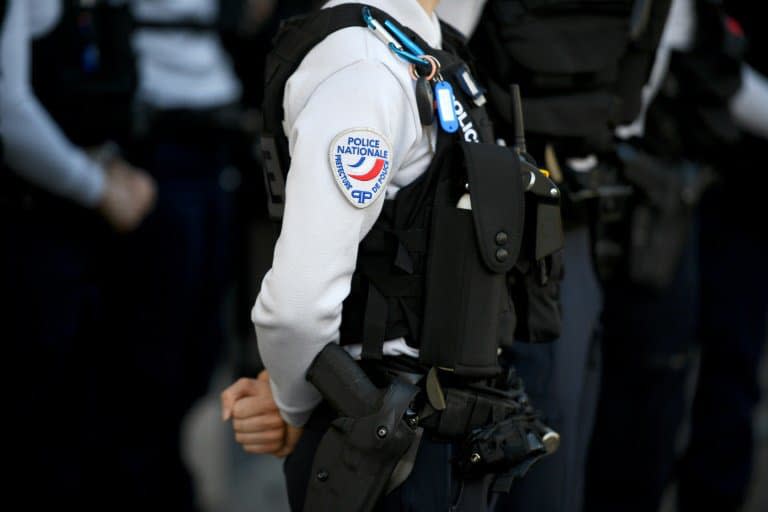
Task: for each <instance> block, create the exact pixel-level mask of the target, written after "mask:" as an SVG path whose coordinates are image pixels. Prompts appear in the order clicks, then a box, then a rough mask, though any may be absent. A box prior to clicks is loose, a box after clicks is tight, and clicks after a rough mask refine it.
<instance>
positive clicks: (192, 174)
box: [108, 139, 233, 510]
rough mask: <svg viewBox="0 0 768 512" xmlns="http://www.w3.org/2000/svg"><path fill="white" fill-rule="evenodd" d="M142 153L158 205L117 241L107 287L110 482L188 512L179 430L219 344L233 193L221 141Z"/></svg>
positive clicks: (135, 500)
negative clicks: (112, 439) (113, 449)
mask: <svg viewBox="0 0 768 512" xmlns="http://www.w3.org/2000/svg"><path fill="white" fill-rule="evenodd" d="M142 149H143V151H142V152H141V153H139V156H138V158H136V160H137V164H138V165H140V166H142V167H144V168H145V169H146V170H147V171H149V172H150V173H151V174H152V175H153V177H154V178H155V180H156V181H157V186H158V198H157V204H156V207H155V209H154V211H153V212H152V213H151V215H150V216H149V217H148V218H147V219H146V221H145V222H144V224H143V225H142V226H141V228H140V229H139V230H138V231H136V232H135V233H132V234H131V235H129V236H127V237H125V238H124V239H123V240H122V245H121V250H120V252H119V257H118V259H117V261H116V262H114V263H115V266H114V268H113V270H114V272H113V273H112V280H111V282H110V286H109V290H108V291H109V297H108V304H109V322H110V325H111V326H112V329H113V332H114V335H115V337H116V338H117V339H118V340H119V343H120V345H121V346H123V347H124V349H125V352H124V357H123V358H121V359H120V360H118V361H115V362H114V370H115V380H116V381H117V384H116V397H118V398H119V400H118V406H117V407H115V409H114V414H115V415H120V418H119V419H120V421H119V422H117V423H116V424H117V425H118V428H119V429H120V435H121V437H122V438H123V439H122V443H121V445H120V446H119V447H118V448H117V451H118V453H119V457H120V460H119V467H120V471H121V475H120V476H121V478H120V479H118V481H117V483H116V485H117V487H118V492H119V494H120V495H121V496H123V497H124V499H125V500H126V502H127V503H132V504H137V505H147V504H155V503H159V504H166V503H167V504H169V505H170V506H172V508H173V509H174V510H191V509H193V508H194V505H193V500H194V493H193V486H192V482H191V479H190V476H189V474H188V471H187V469H186V467H185V465H184V463H183V461H182V459H181V451H180V448H181V437H180V434H181V432H180V427H181V422H182V419H183V417H184V415H185V414H186V412H187V411H188V410H189V408H190V406H191V405H192V404H193V403H194V401H195V400H197V399H198V398H199V397H201V396H202V395H203V394H204V393H205V392H206V391H207V389H208V383H209V380H210V377H211V374H212V372H213V370H214V368H215V365H216V364H217V361H218V360H219V355H220V352H221V351H222V348H223V346H224V334H223V318H222V306H223V302H224V295H225V287H226V283H227V279H228V277H229V269H230V228H231V225H230V224H231V218H232V215H231V211H232V196H233V194H232V191H231V190H226V189H225V188H223V187H222V174H223V173H225V172H226V166H227V163H228V160H227V153H226V148H225V147H223V146H222V145H220V144H213V143H210V142H208V143H201V144H199V145H192V144H184V143H179V142H166V141H163V140H157V139H155V140H153V141H152V142H151V143H150V144H148V145H146V146H145V147H144V148H142ZM116 420H117V419H116Z"/></svg>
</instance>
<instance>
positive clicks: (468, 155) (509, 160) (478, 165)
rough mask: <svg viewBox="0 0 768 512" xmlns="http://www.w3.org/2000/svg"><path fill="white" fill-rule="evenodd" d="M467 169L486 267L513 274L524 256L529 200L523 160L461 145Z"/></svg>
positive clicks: (489, 147)
mask: <svg viewBox="0 0 768 512" xmlns="http://www.w3.org/2000/svg"><path fill="white" fill-rule="evenodd" d="M461 147H462V151H463V152H464V161H465V163H466V166H467V177H468V179H469V190H470V195H471V197H472V216H473V217H474V222H475V232H476V234H477V244H478V247H479V248H480V254H481V256H482V258H483V262H484V263H485V265H486V266H487V267H488V268H489V269H490V270H491V271H492V272H496V273H505V272H509V271H510V270H511V269H512V267H514V265H515V263H516V262H517V258H518V256H519V255H520V246H521V243H522V240H523V226H524V215H525V203H524V201H525V199H524V194H523V183H522V180H521V178H520V159H519V157H518V156H517V155H516V154H515V153H514V152H513V151H511V150H510V149H509V148H506V147H503V146H497V145H496V144H471V143H463V144H462V145H461Z"/></svg>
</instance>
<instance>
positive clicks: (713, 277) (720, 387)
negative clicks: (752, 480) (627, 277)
mask: <svg viewBox="0 0 768 512" xmlns="http://www.w3.org/2000/svg"><path fill="white" fill-rule="evenodd" d="M736 212H738V203H736V202H730V201H728V200H727V195H726V194H724V192H723V190H714V191H713V192H712V193H711V194H710V195H709V197H707V198H706V199H705V202H704V204H703V205H702V214H701V224H700V227H701V229H700V236H692V237H691V239H690V241H689V242H690V243H689V244H688V247H687V249H686V252H685V255H684V257H683V261H682V262H681V265H680V268H679V271H678V272H677V275H676V277H675V280H674V282H673V283H672V285H671V286H669V287H668V288H667V289H666V290H664V291H663V292H661V293H652V292H649V291H647V290H644V289H640V288H637V287H634V286H632V285H630V284H626V283H625V285H624V286H609V287H607V288H606V293H605V298H606V302H605V310H604V313H603V322H604V332H603V340H602V349H603V358H604V359H603V378H602V381H601V388H600V402H599V406H598V413H597V420H596V425H595V430H594V434H593V440H592V445H591V450H590V456H589V465H588V473H587V487H586V493H585V510H586V511H587V512H593V511H602V510H605V511H615V510H622V511H628V512H631V511H635V510H636V511H638V512H640V511H642V512H648V511H654V510H658V508H659V505H660V501H661V497H662V495H663V492H664V490H665V487H666V485H667V484H668V483H669V482H670V481H671V480H672V479H673V478H674V477H675V476H678V477H679V482H680V487H679V498H680V503H681V507H682V508H681V510H684V511H687V510H695V509H699V510H700V509H703V508H706V509H710V508H713V509H717V510H719V511H730V510H734V511H735V510H737V509H738V504H739V503H741V502H742V501H743V499H744V497H745V492H746V489H747V485H748V482H749V477H750V468H751V452H752V436H751V432H752V412H753V410H754V406H755V404H756V403H757V398H758V397H757V395H758V393H757V390H758V386H757V366H758V363H759V355H760V347H761V346H762V344H763V343H764V342H765V321H766V294H767V293H768V280H767V279H766V270H765V261H767V260H768V251H767V250H766V239H765V235H764V234H763V233H762V232H761V231H759V230H756V229H754V228H755V227H754V226H751V227H750V226H745V225H744V223H743V220H744V219H743V218H742V219H740V218H739V217H740V216H739V215H738V214H737V213H736ZM741 272H743V274H741ZM697 347H700V351H701V365H700V371H699V378H698V383H697V386H696V391H695V399H694V407H693V415H692V418H691V422H692V423H691V437H690V443H689V445H688V448H687V451H686V454H685V456H684V457H683V463H682V465H678V462H677V461H678V457H677V453H676V450H675V448H676V442H675V441H676V439H677V436H678V432H679V427H680V425H681V423H682V420H683V418H684V413H685V411H686V409H687V407H686V405H687V395H686V383H687V382H688V377H689V370H690V369H691V366H692V365H691V361H692V357H691V354H692V352H693V350H694V349H695V348H697Z"/></svg>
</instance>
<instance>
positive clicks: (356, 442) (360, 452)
mask: <svg viewBox="0 0 768 512" xmlns="http://www.w3.org/2000/svg"><path fill="white" fill-rule="evenodd" d="M417 393H418V388H417V387H415V386H413V385H411V384H408V383H406V382H403V381H400V380H397V379H395V380H393V381H392V383H391V384H390V387H389V388H388V389H387V391H386V393H385V394H384V397H383V399H382V401H381V407H380V408H379V409H378V410H377V411H376V412H374V413H373V414H370V415H367V416H362V417H360V418H349V417H341V418H338V419H337V420H335V421H333V422H332V424H331V427H330V429H329V430H328V432H327V433H326V434H325V436H324V437H323V439H322V441H321V442H320V446H319V447H318V450H317V453H316V454H315V460H314V463H313V465H312V473H311V474H310V480H309V487H308V489H307V498H306V502H305V504H304V512H329V511H331V510H332V511H334V512H365V511H369V510H373V508H374V506H375V505H376V502H377V500H378V499H379V497H380V496H381V494H382V493H383V492H384V489H385V488H386V486H387V482H388V481H389V477H390V475H391V474H392V471H393V470H394V468H395V466H396V465H397V463H398V462H399V461H400V459H401V458H402V457H403V456H404V455H405V454H406V453H407V452H408V449H409V448H410V447H411V445H412V444H413V443H414V442H415V440H416V438H417V435H416V431H414V430H413V429H412V428H411V427H409V426H408V425H407V424H406V422H405V421H404V420H403V415H404V413H405V411H406V409H407V408H408V407H409V405H410V404H411V402H412V401H413V399H414V397H415V396H416V394H417Z"/></svg>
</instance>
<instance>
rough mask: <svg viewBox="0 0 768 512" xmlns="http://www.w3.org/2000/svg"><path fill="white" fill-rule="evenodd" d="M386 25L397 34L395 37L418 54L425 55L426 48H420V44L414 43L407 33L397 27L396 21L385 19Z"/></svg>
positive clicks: (410, 50) (409, 49)
mask: <svg viewBox="0 0 768 512" xmlns="http://www.w3.org/2000/svg"><path fill="white" fill-rule="evenodd" d="M384 26H385V27H387V28H388V29H389V30H391V31H392V33H393V34H395V37H396V38H398V39H399V40H400V42H401V43H402V44H403V46H405V48H406V49H407V50H408V51H409V52H411V53H413V54H414V55H416V56H419V55H424V50H422V49H421V48H419V45H417V44H416V43H414V42H413V41H412V40H411V38H409V37H408V36H407V35H405V33H404V32H403V31H402V30H400V29H399V28H397V27H396V26H395V24H394V23H392V22H391V21H389V20H384Z"/></svg>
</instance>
